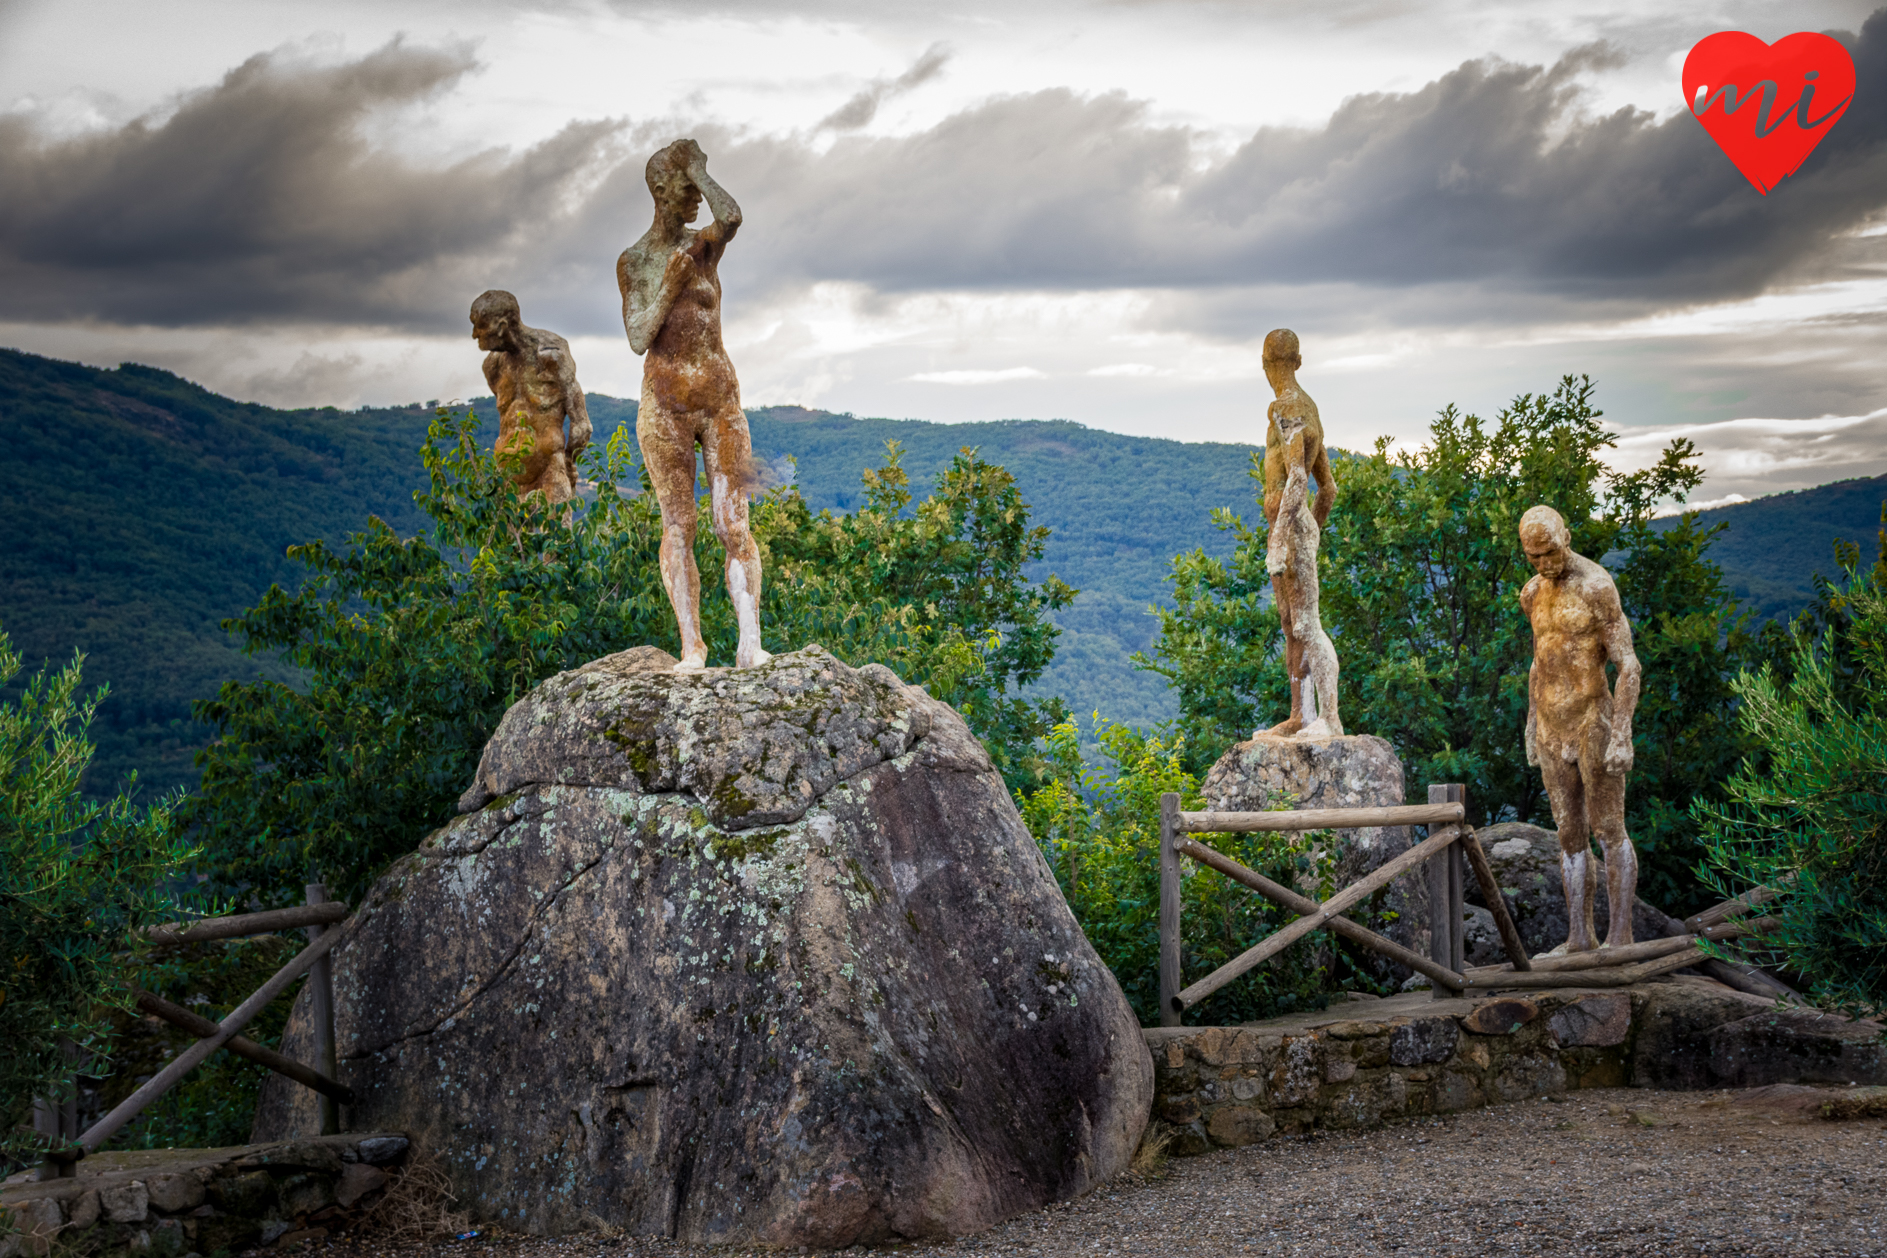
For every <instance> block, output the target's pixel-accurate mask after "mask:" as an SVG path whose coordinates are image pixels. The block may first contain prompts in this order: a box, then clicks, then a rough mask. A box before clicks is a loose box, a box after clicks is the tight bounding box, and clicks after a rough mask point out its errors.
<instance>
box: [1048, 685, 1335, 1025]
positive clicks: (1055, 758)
mask: <svg viewBox="0 0 1887 1258" xmlns="http://www.w3.org/2000/svg"><path fill="white" fill-rule="evenodd" d="M1095 725H1096V729H1095V733H1096V735H1097V737H1098V739H1099V742H1100V745H1101V747H1102V749H1103V751H1104V753H1105V754H1106V755H1107V757H1108V758H1109V759H1110V760H1111V761H1112V762H1113V772H1112V773H1111V774H1109V773H1104V772H1101V771H1099V770H1095V769H1090V768H1088V767H1087V765H1086V764H1085V763H1084V762H1083V760H1082V757H1081V749H1080V730H1079V728H1078V727H1077V726H1076V725H1075V723H1074V722H1073V721H1063V722H1060V723H1058V724H1057V725H1056V726H1055V727H1054V728H1053V730H1051V731H1050V733H1049V736H1048V740H1047V744H1048V755H1047V759H1048V763H1049V766H1050V777H1049V780H1048V781H1047V783H1046V784H1045V785H1044V786H1042V787H1041V788H1040V789H1039V790H1037V791H1036V792H1035V793H1034V794H1033V795H1031V796H1029V797H1028V798H1027V799H1025V800H1023V801H1021V808H1022V816H1023V820H1024V821H1025V822H1026V823H1027V824H1028V827H1029V832H1030V833H1031V834H1033V835H1034V836H1035V839H1036V842H1037V844H1038V845H1040V847H1041V849H1042V853H1043V855H1044V856H1046V857H1047V858H1048V863H1049V866H1050V867H1051V868H1052V869H1053V870H1054V871H1055V878H1056V881H1057V882H1059V883H1060V884H1061V889H1062V893H1063V894H1064V895H1065V896H1067V898H1068V904H1069V907H1070V908H1071V909H1073V910H1074V915H1075V920H1077V921H1078V922H1080V923H1081V929H1082V930H1083V931H1084V932H1085V933H1086V934H1087V937H1088V942H1090V943H1091V944H1093V945H1094V948H1095V951H1096V952H1098V953H1099V954H1100V956H1101V959H1102V960H1103V961H1105V962H1106V963H1107V966H1108V968H1109V969H1111V970H1113V972H1114V977H1115V978H1116V979H1118V980H1119V981H1120V985H1121V989H1122V990H1123V991H1124V992H1126V994H1127V1000H1128V1003H1129V1004H1131V1005H1132V1006H1133V1010H1134V1013H1135V1015H1136V1016H1138V1017H1139V1019H1140V1021H1141V1024H1142V1025H1145V1026H1158V1025H1159V1023H1160V1010H1159V987H1160V935H1159V923H1160V796H1161V795H1162V794H1164V793H1166V792H1167V791H1172V792H1175V793H1176V794H1178V795H1179V797H1180V807H1181V808H1187V809H1198V808H1201V807H1203V806H1204V799H1203V797H1202V796H1200V794H1199V782H1198V779H1197V778H1195V777H1194V776H1193V774H1192V773H1191V772H1190V771H1188V770H1187V769H1186V767H1185V751H1186V747H1185V741H1184V738H1183V737H1182V736H1181V735H1178V734H1176V733H1174V732H1173V728H1172V726H1170V725H1166V726H1161V727H1158V728H1156V729H1155V730H1152V731H1146V730H1139V729H1134V728H1132V727H1129V726H1126V725H1120V724H1115V723H1113V722H1109V721H1105V720H1102V719H1100V718H1098V717H1097V718H1096V721H1095ZM1291 802H1292V801H1288V800H1279V801H1276V804H1277V806H1279V807H1289V806H1290V804H1291ZM1328 838H1329V836H1328V835H1327V834H1323V833H1307V834H1244V835H1230V834H1221V835H1209V836H1203V841H1205V842H1207V843H1209V844H1210V845H1212V846H1213V847H1215V848H1217V849H1218V850H1219V851H1221V852H1223V853H1225V855H1227V856H1230V857H1231V858H1232V859H1234V860H1236V861H1238V862H1240V863H1241V864H1243V865H1245V866H1247V867H1248V868H1251V869H1254V870H1257V871H1258V872H1259V873H1261V874H1264V875H1265V876H1266V877H1268V878H1271V879H1272V880H1274V881H1276V882H1281V883H1283V884H1285V885H1286V886H1292V885H1295V886H1297V887H1300V888H1302V889H1303V891H1304V893H1305V894H1306V895H1310V896H1313V897H1315V898H1318V899H1326V898H1328V897H1329V896H1330V895H1331V894H1332V893H1333V892H1334V891H1335V889H1336V888H1335V887H1334V886H1333V885H1332V884H1331V876H1332V872H1333V870H1334V868H1335V864H1336V860H1335V854H1334V853H1333V852H1331V851H1329V850H1328V849H1327V848H1326V847H1325V846H1321V845H1322V844H1325V843H1327V842H1328ZM1180 869H1181V876H1182V878H1183V879H1184V883H1183V890H1182V892H1181V903H1182V905H1183V909H1182V912H1181V915H1180V973H1181V983H1182V985H1184V984H1188V983H1192V982H1195V981H1197V980H1199V979H1201V978H1204V977H1205V976H1206V975H1207V974H1210V973H1211V972H1212V971H1213V970H1216V969H1218V968H1219V967H1220V966H1221V965H1224V964H1225V963H1226V962H1227V961H1230V960H1231V959H1232V958H1234V957H1236V956H1237V955H1238V954H1239V953H1241V952H1243V951H1245V950H1246V949H1247V948H1250V947H1251V946H1252V945H1254V944H1256V943H1257V942H1258V941H1259V940H1261V939H1263V938H1264V937H1265V936H1267V935H1269V934H1271V933H1272V932H1274V931H1276V930H1278V929H1279V928H1281V927H1283V926H1285V925H1287V924H1288V923H1289V922H1290V921H1291V920H1292V919H1293V918H1295V916H1296V914H1294V913H1290V912H1288V911H1286V910H1284V909H1280V908H1278V907H1277V906H1275V905H1273V904H1272V903H1271V902H1270V901H1268V900H1266V899H1264V898H1263V897H1262V896H1259V895H1256V894H1254V893H1252V892H1250V891H1248V890H1246V889H1245V888H1244V887H1242V886H1240V885H1239V884H1237V883H1234V882H1232V881H1231V880H1230V879H1228V878H1226V877H1224V876H1223V875H1222V874H1220V873H1219V872H1218V871H1216V870H1213V869H1208V868H1206V867H1205V866H1203V865H1199V864H1196V863H1195V862H1193V861H1190V860H1184V859H1182V860H1181V862H1180ZM1328 946H1329V945H1328V943H1327V942H1324V941H1313V940H1304V941H1301V942H1299V943H1297V944H1294V945H1292V946H1291V947H1290V948H1288V949H1286V950H1285V951H1284V952H1283V953H1282V954H1281V955H1279V956H1277V957H1275V958H1273V959H1272V960H1270V961H1267V962H1266V963H1265V964H1264V965H1262V966H1260V967H1258V968H1257V969H1255V970H1251V971H1248V972H1247V973H1246V974H1245V975H1244V976H1242V977H1241V978H1239V979H1237V980H1235V981H1234V982H1232V983H1230V984H1228V985H1227V986H1225V987H1222V988H1220V989H1219V990H1218V991H1217V992H1215V993H1213V994H1212V995H1211V996H1210V997H1208V998H1207V999H1206V1000H1205V1001H1203V1002H1202V1003H1200V1004H1199V1005H1197V1006H1195V1007H1194V1008H1192V1009H1190V1010H1188V1011H1187V1014H1186V1020H1187V1021H1189V1022H1193V1023H1196V1024H1199V1025H1206V1026H1211V1025H1222V1024H1230V1023H1237V1022H1246V1021H1250V1020H1253V1019H1256V1018H1266V1017H1272V1016H1274V1015H1276V1014H1281V1013H1288V1012H1290V1011H1292V1010H1294V1009H1317V1008H1321V1007H1323V1005H1324V1004H1325V1003H1326V1002H1327V1001H1328V994H1327V993H1328V991H1329V990H1331V989H1332V986H1333V984H1332V981H1331V980H1332V974H1331V973H1330V972H1329V971H1327V970H1326V969H1325V966H1324V964H1323V961H1324V959H1325V955H1326V954H1325V953H1322V952H1320V951H1319V948H1320V947H1322V948H1325V949H1327V948H1328Z"/></svg>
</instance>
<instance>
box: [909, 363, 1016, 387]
mask: <svg viewBox="0 0 1887 1258" xmlns="http://www.w3.org/2000/svg"><path fill="white" fill-rule="evenodd" d="M905 379H906V380H915V381H917V382H918V383H919V384H1004V383H1007V382H1008V381H1010V380H1045V379H1047V375H1046V373H1044V372H1040V371H1037V370H1036V369H1035V368H1033V367H1003V368H1000V369H998V370H994V371H979V370H974V369H972V370H967V371H920V372H918V373H917V374H916V375H913V376H906V377H905Z"/></svg>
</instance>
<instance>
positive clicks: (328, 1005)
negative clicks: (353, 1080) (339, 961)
mask: <svg viewBox="0 0 1887 1258" xmlns="http://www.w3.org/2000/svg"><path fill="white" fill-rule="evenodd" d="M306 890H307V894H308V903H309V904H311V905H312V904H325V903H327V900H328V888H327V884H326V883H322V882H311V883H309V884H308V885H307V888H306ZM304 933H306V934H307V936H308V939H309V942H311V943H312V942H313V941H314V940H315V939H317V938H319V937H320V934H321V927H319V926H309V927H306V928H305V932H304ZM308 1012H309V1014H310V1015H311V1016H312V1018H313V1021H314V1061H313V1062H311V1063H310V1064H311V1065H312V1066H313V1067H314V1068H315V1069H316V1070H317V1071H319V1072H320V1073H321V1074H324V1075H326V1076H327V1077H328V1078H330V1079H333V1080H336V1081H337V1082H338V1081H339V1079H340V1073H339V1071H338V1070H336V1068H335V1065H336V1063H335V1054H334V963H333V961H332V960H331V959H330V958H329V957H327V956H325V955H324V956H323V957H322V958H321V959H320V960H319V961H316V962H315V963H314V965H313V966H312V967H310V969H309V970H308ZM315 1103H316V1104H317V1105H319V1106H320V1107H321V1108H320V1114H321V1134H322V1135H324V1136H332V1135H337V1134H338V1133H339V1132H340V1130H341V1107H340V1106H339V1105H338V1104H336V1103H335V1100H334V1098H333V1097H331V1096H328V1095H327V1094H326V1093H317V1094H316V1096H315Z"/></svg>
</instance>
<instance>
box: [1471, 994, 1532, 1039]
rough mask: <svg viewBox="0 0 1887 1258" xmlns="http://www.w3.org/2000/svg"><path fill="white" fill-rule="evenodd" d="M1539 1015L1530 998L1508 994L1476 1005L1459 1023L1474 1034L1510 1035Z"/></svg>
mask: <svg viewBox="0 0 1887 1258" xmlns="http://www.w3.org/2000/svg"><path fill="white" fill-rule="evenodd" d="M1539 1016H1540V1007H1539V1006H1538V1005H1536V1004H1534V1003H1533V1002H1532V1001H1531V1000H1525V999H1522V998H1520V997H1518V996H1508V997H1503V998H1502V999H1500V1000H1490V1001H1488V1002H1487V1003H1485V1004H1481V1005H1476V1006H1475V1008H1474V1012H1473V1013H1470V1014H1469V1015H1468V1016H1467V1017H1465V1018H1463V1019H1461V1025H1462V1027H1463V1028H1464V1029H1465V1030H1469V1031H1472V1032H1474V1033H1475V1034H1476V1035H1512V1034H1513V1033H1514V1032H1515V1031H1518V1030H1519V1029H1520V1028H1521V1027H1523V1026H1525V1025H1526V1024H1527V1023H1529V1022H1531V1021H1533V1020H1534V1019H1535V1018H1537V1017H1539Z"/></svg>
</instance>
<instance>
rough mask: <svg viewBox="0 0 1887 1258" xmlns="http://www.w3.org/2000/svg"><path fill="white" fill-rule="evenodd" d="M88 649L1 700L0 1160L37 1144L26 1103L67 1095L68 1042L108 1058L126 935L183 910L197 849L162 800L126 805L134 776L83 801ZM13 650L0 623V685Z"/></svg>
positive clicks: (123, 999) (90, 706)
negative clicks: (25, 1127)
mask: <svg viewBox="0 0 1887 1258" xmlns="http://www.w3.org/2000/svg"><path fill="white" fill-rule="evenodd" d="M83 660H84V657H83V656H81V655H74V657H73V660H72V663H70V664H68V665H67V666H66V667H65V668H63V669H61V670H60V671H59V672H57V673H51V674H48V673H47V672H46V671H43V670H42V671H41V672H39V673H37V674H35V675H34V676H33V677H32V679H31V680H30V681H28V682H27V684H26V687H25V689H24V691H23V693H22V694H21V696H20V698H19V700H18V702H17V703H14V702H7V703H0V1044H4V1045H5V1046H6V1048H5V1051H4V1052H0V1159H11V1160H15V1161H19V1160H26V1159H28V1158H29V1157H30V1156H31V1150H32V1148H33V1147H34V1142H33V1140H32V1137H30V1136H29V1135H27V1134H25V1133H23V1132H21V1130H20V1126H21V1124H23V1123H26V1122H27V1121H28V1119H29V1116H30V1111H31V1108H32V1103H33V1098H34V1097H36V1096H43V1097H48V1098H53V1099H55V1100H58V1099H63V1098H64V1096H66V1095H69V1091H70V1084H69V1076H70V1075H71V1073H72V1062H71V1061H70V1060H69V1059H68V1057H67V1045H71V1046H73V1047H74V1048H76V1050H77V1052H78V1053H79V1054H80V1056H81V1057H82V1058H87V1059H90V1060H92V1061H94V1062H96V1061H98V1060H100V1059H102V1058H104V1057H106V1056H108V1055H109V1053H110V1050H111V1046H112V1040H113V1035H112V1012H113V1011H114V1010H123V1009H126V1008H128V1007H129V1005H130V1001H131V989H130V987H129V986H128V985H127V984H126V983H125V981H124V979H125V974H126V967H127V964H128V963H131V962H133V961H135V959H136V957H137V955H138V954H139V952H140V951H141V950H140V949H138V948H137V946H136V944H135V940H134V937H133V934H132V932H133V931H135V930H137V929H139V928H140V927H143V926H147V925H150V924H152V923H154V922H157V921H163V920H172V919H174V918H175V917H176V916H177V914H178V913H179V912H180V909H179V906H178V902H177V895H176V892H175V888H176V887H177V886H178V885H179V881H180V875H181V871H182V870H183V869H184V868H185V867H186V866H187V865H188V863H189V862H190V860H191V859H192V858H193V857H194V856H195V855H196V849H195V848H194V847H192V846H191V845H189V844H186V843H185V842H183V841H182V840H181V839H179V838H178V836H177V834H176V833H175V832H174V831H173V829H172V827H171V824H170V807H169V803H168V801H165V802H160V803H158V804H156V805H154V806H151V807H137V806H135V805H134V804H133V803H132V802H131V793H132V792H133V791H134V790H135V789H136V781H135V778H134V779H132V780H130V781H128V782H127V783H126V784H125V787H124V789H123V790H121V791H120V792H119V793H118V795H117V796H116V797H114V798H112V799H111V800H108V801H104V802H98V801H93V800H87V799H86V798H85V797H84V796H83V795H81V794H80V792H79V778H80V776H81V775H82V774H83V773H84V772H85V767H86V765H87V764H89V763H90V762H91V759H92V754H93V746H92V743H91V741H90V739H89V738H88V737H87V730H88V728H89V727H90V725H91V722H92V718H93V715H94V714H95V713H96V712H97V710H98V705H99V704H100V702H102V701H103V700H104V697H105V690H104V689H103V688H102V687H101V688H100V689H99V690H98V691H97V692H95V693H94V694H92V695H91V696H90V697H85V696H82V695H81V693H80V686H81V684H82V677H81V665H82V663H83ZM19 671H20V657H19V654H18V652H16V651H15V650H14V649H13V645H12V642H11V640H10V639H9V638H8V637H7V635H6V633H5V631H4V630H0V686H5V685H6V684H7V683H9V682H11V681H12V680H13V678H14V677H15V676H16V675H18V673H19Z"/></svg>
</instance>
